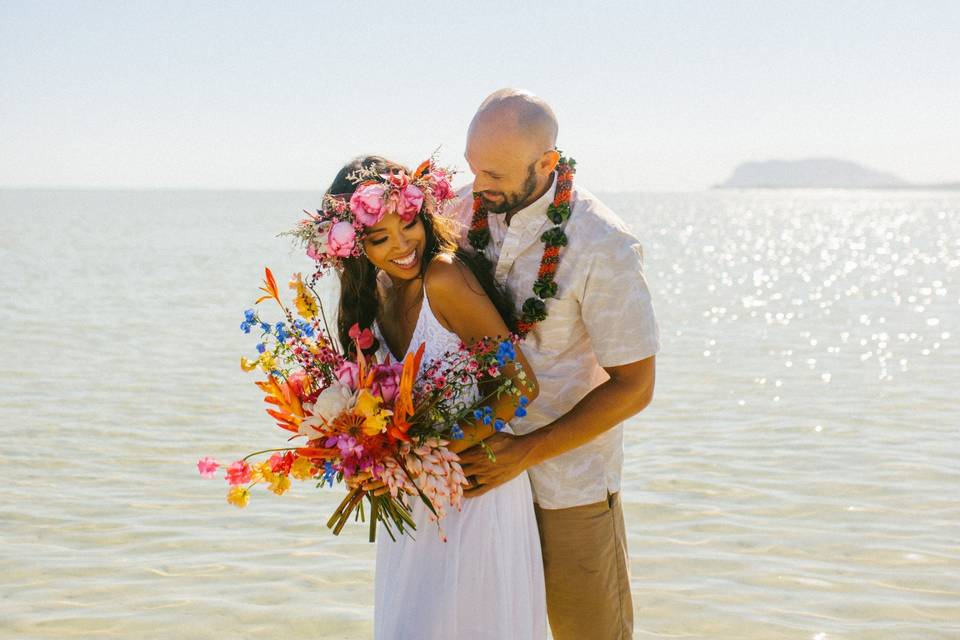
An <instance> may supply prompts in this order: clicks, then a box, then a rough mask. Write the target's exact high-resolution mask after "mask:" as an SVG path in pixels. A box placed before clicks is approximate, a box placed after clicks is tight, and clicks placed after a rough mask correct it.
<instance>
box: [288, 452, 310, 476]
mask: <svg viewBox="0 0 960 640" xmlns="http://www.w3.org/2000/svg"><path fill="white" fill-rule="evenodd" d="M312 469H313V463H312V462H310V459H309V458H303V457H300V458H297V459H296V460H294V461H293V466H292V467H290V475H292V476H293V477H294V478H296V479H297V480H309V479H310V478H312V477H313V474H312V473H310V471H311V470H312Z"/></svg>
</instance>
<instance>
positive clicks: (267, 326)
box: [260, 322, 273, 333]
mask: <svg viewBox="0 0 960 640" xmlns="http://www.w3.org/2000/svg"><path fill="white" fill-rule="evenodd" d="M260 329H261V330H262V331H263V332H264V333H270V332H271V331H272V330H273V327H271V326H270V323H269V322H261V323H260Z"/></svg>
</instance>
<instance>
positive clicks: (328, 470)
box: [321, 460, 337, 487]
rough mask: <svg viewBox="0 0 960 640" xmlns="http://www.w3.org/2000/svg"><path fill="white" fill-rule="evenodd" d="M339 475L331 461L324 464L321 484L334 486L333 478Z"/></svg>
mask: <svg viewBox="0 0 960 640" xmlns="http://www.w3.org/2000/svg"><path fill="white" fill-rule="evenodd" d="M336 475H337V470H336V469H334V468H333V463H332V462H330V461H329V460H327V461H325V462H324V463H323V480H321V482H326V483H329V484H330V486H331V487H332V486H333V478H334V477H335V476H336Z"/></svg>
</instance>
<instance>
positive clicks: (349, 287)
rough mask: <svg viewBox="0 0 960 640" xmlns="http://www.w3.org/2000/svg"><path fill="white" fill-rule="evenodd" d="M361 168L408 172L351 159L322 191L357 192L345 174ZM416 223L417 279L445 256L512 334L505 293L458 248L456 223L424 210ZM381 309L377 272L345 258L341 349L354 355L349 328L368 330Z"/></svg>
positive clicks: (381, 161)
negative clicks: (420, 244) (464, 271)
mask: <svg viewBox="0 0 960 640" xmlns="http://www.w3.org/2000/svg"><path fill="white" fill-rule="evenodd" d="M360 169H373V170H375V171H376V172H377V173H381V174H383V173H391V172H395V171H403V172H404V173H406V174H407V175H410V170H409V169H407V168H406V167H404V166H403V165H401V164H397V163H396V162H392V161H390V160H387V159H386V158H383V157H381V156H363V157H359V158H355V159H353V160H351V161H350V162H348V163H347V164H345V165H344V166H343V168H342V169H340V172H339V173H337V177H336V178H334V179H333V183H332V184H331V185H330V187H329V188H328V189H327V193H328V194H331V195H334V194H336V195H349V194H352V193H353V192H354V190H355V189H356V188H357V184H356V183H354V182H353V181H351V180H350V179H349V178H348V176H350V175H351V174H352V173H355V172H356V171H359V170H360ZM417 215H419V216H420V221H421V222H423V228H424V231H425V233H426V247H425V248H424V259H423V260H421V261H420V277H421V278H423V276H424V274H425V273H426V271H427V267H428V266H429V265H430V262H431V261H432V260H433V257H434V256H436V255H438V254H440V253H448V254H450V255H452V256H454V258H456V259H457V260H459V261H460V262H461V263H463V264H464V265H466V266H467V267H468V268H469V269H470V271H471V272H473V275H474V276H476V278H477V280H478V281H479V282H480V286H481V287H483V291H484V293H486V294H487V297H489V298H490V300H491V301H492V302H493V304H494V306H495V307H496V308H497V311H498V312H499V313H500V316H501V317H502V318H503V322H504V323H505V324H506V325H507V327H508V328H509V329H510V331H513V332H515V331H516V330H517V328H516V317H515V314H514V310H513V305H512V304H511V303H510V301H509V300H508V298H507V296H506V294H505V293H504V291H503V290H502V289H501V288H500V287H498V286H497V284H496V282H495V281H494V279H493V274H492V273H490V270H489V269H487V268H485V267H484V266H483V265H482V264H480V263H479V262H478V261H477V260H476V258H474V256H473V255H471V254H470V253H467V252H466V251H464V250H463V249H460V248H459V247H458V246H457V237H458V234H457V232H456V229H455V224H456V223H455V222H453V221H452V220H450V219H449V218H445V217H442V216H432V215H427V214H426V213H425V212H424V211H423V210H421V212H420V213H419V214H417ZM379 308H380V296H379V293H378V292H377V268H376V267H375V266H373V263H371V262H370V260H368V259H367V257H366V256H365V255H361V256H359V257H356V258H344V259H343V270H342V271H341V272H340V304H339V312H338V314H337V335H338V337H339V338H340V344H342V345H343V348H344V350H345V351H346V352H347V353H348V354H350V355H351V356H355V355H356V354H355V353H354V349H355V345H354V343H353V340H351V338H350V335H349V332H350V327H352V326H353V325H354V324H358V325H359V326H360V328H361V329H365V328H368V327H369V328H372V327H373V323H374V321H375V320H376V318H377V312H378V311H379ZM378 346H379V344H378V342H377V341H376V340H374V343H373V346H371V347H370V348H369V349H364V352H365V353H367V354H370V353H373V352H374V351H376V350H377V348H378Z"/></svg>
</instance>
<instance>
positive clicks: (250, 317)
mask: <svg viewBox="0 0 960 640" xmlns="http://www.w3.org/2000/svg"><path fill="white" fill-rule="evenodd" d="M243 319H244V320H246V321H247V322H249V323H250V324H253V323H254V322H256V321H257V314H256V313H255V312H254V310H253V309H247V310H246V311H244V312H243Z"/></svg>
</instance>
